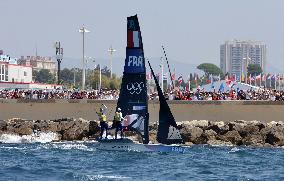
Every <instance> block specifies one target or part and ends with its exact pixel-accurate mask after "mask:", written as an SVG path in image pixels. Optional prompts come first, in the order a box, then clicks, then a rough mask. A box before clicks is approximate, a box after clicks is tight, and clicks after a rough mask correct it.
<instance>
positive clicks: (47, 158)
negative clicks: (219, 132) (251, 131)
mask: <svg viewBox="0 0 284 181" xmlns="http://www.w3.org/2000/svg"><path fill="white" fill-rule="evenodd" d="M0 180H1V181H2V180H5V181H6V180H13V181H15V180H19V181H23V180H39V181H41V180H42V181H43V180H44V181H46V180H68V181H77V180H82V181H87V180H284V149H283V148H248V147H211V146H192V147H191V148H190V149H189V152H188V153H185V154H178V153H139V152H115V151H112V152H110V151H99V150H97V149H96V144H95V143H75V142H69V143H46V144H38V143H33V144H0Z"/></svg>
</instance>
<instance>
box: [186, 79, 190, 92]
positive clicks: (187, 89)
mask: <svg viewBox="0 0 284 181" xmlns="http://www.w3.org/2000/svg"><path fill="white" fill-rule="evenodd" d="M186 91H187V92H189V91H190V79H188V86H187V87H186Z"/></svg>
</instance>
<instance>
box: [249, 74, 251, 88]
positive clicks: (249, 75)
mask: <svg viewBox="0 0 284 181" xmlns="http://www.w3.org/2000/svg"><path fill="white" fill-rule="evenodd" d="M249 85H251V74H249Z"/></svg>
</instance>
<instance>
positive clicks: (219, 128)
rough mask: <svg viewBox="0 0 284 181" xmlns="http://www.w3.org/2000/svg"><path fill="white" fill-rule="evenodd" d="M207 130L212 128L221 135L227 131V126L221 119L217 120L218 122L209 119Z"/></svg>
mask: <svg viewBox="0 0 284 181" xmlns="http://www.w3.org/2000/svg"><path fill="white" fill-rule="evenodd" d="M207 130H213V131H215V132H216V133H217V134H221V135H223V134H225V133H227V132H228V131H229V126H228V125H226V124H225V123H224V122H223V121H218V122H213V121H210V122H209V126H208V127H207Z"/></svg>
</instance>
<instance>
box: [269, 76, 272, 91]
mask: <svg viewBox="0 0 284 181" xmlns="http://www.w3.org/2000/svg"><path fill="white" fill-rule="evenodd" d="M269 76H270V75H269ZM271 79H272V76H270V79H269V88H271Z"/></svg>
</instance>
